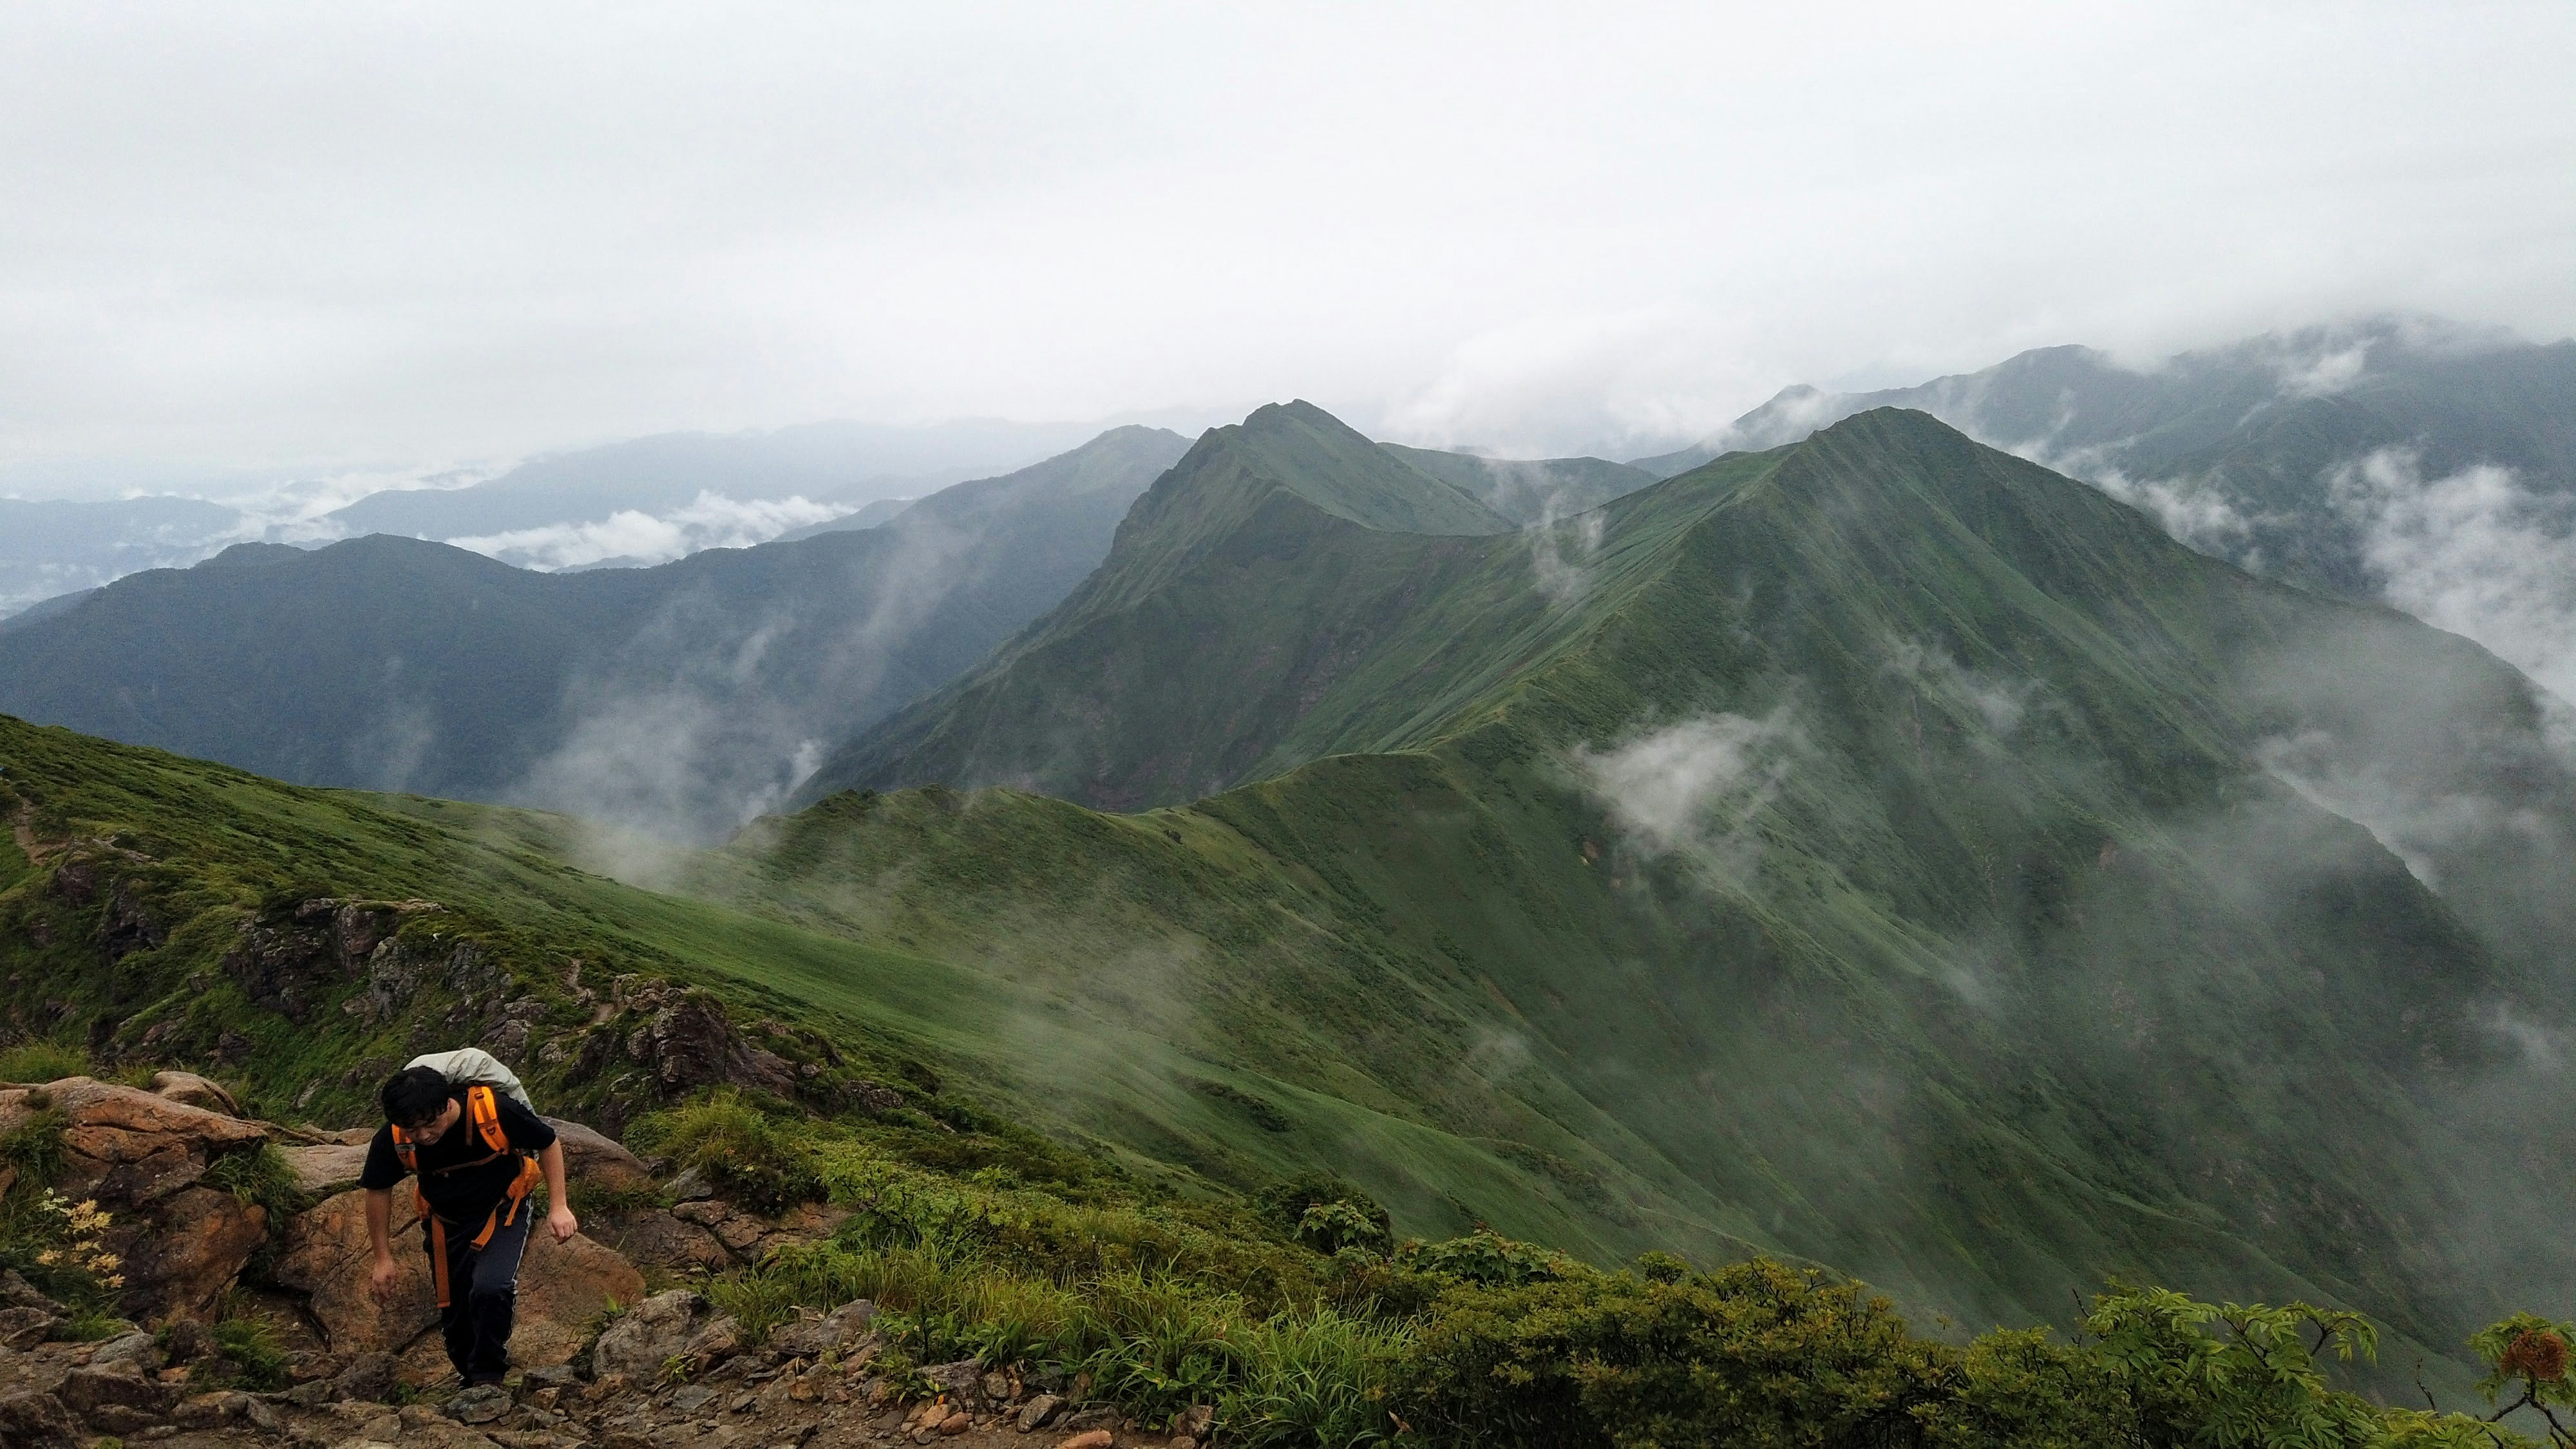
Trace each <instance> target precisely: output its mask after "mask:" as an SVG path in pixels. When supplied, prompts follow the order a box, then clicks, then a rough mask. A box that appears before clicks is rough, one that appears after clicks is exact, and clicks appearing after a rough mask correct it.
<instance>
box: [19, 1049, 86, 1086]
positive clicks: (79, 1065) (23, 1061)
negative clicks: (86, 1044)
mask: <svg viewBox="0 0 2576 1449" xmlns="http://www.w3.org/2000/svg"><path fill="white" fill-rule="evenodd" d="M88 1074H89V1053H87V1052H84V1051H82V1050H81V1049H80V1048H78V1047H70V1046H64V1045H62V1044H61V1043H59V1042H50V1041H31V1042H21V1043H19V1044H18V1045H16V1046H13V1047H0V1082H27V1083H35V1082H59V1081H61V1080H62V1079H63V1078H65V1077H80V1076H87V1075H88Z"/></svg>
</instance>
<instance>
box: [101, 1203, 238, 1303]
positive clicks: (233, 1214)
mask: <svg viewBox="0 0 2576 1449" xmlns="http://www.w3.org/2000/svg"><path fill="white" fill-rule="evenodd" d="M156 1217H157V1221H156V1222H155V1223H154V1224H153V1225H152V1228H151V1230H150V1231H149V1232H147V1233H145V1234H143V1235H142V1236H141V1238H139V1239H138V1240H137V1241H136V1242H135V1243H134V1245H133V1246H132V1247H131V1248H130V1249H129V1250H128V1253H127V1257H126V1267H125V1279H126V1290H127V1291H128V1292H129V1293H132V1294H134V1295H135V1296H136V1297H138V1298H140V1299H141V1300H142V1301H144V1302H146V1303H150V1304H152V1305H154V1306H155V1307H156V1308H157V1309H158V1310H159V1312H160V1313H161V1314H164V1315H168V1316H173V1317H179V1318H197V1317H201V1316H203V1315H205V1314H207V1313H210V1312H212V1311H213V1310H214V1306H215V1300H216V1299H218V1298H220V1297H222V1296H223V1292H224V1290H225V1289H227V1288H229V1287H231V1286H232V1284H233V1280H234V1279H235V1278H237V1277H239V1276H240V1274H241V1270H242V1268H243V1267H244V1266H245V1265H247V1264H248V1263H249V1262H250V1255H251V1254H253V1253H255V1252H257V1251H259V1246H260V1244H261V1243H263V1242H265V1241H266V1240H267V1238H268V1211H267V1209H265V1208H261V1207H259V1206H257V1205H255V1204H251V1203H245V1202H243V1201H241V1200H240V1199H239V1198H236V1197H234V1196H233V1195H232V1194H231V1193H228V1192H217V1191H215V1190H214V1189H212V1188H204V1187H192V1188H189V1189H188V1190H187V1191H185V1192H182V1193H180V1194H179V1195H177V1196H176V1197H173V1198H171V1199H170V1201H169V1203H168V1204H167V1205H166V1206H164V1207H163V1208H162V1209H161V1210H160V1211H159V1213H158V1214H156Z"/></svg>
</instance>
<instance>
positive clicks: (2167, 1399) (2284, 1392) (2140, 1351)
mask: <svg viewBox="0 0 2576 1449" xmlns="http://www.w3.org/2000/svg"><path fill="white" fill-rule="evenodd" d="M728 1110H730V1109H728ZM712 1120H713V1118H712V1116H711V1115H710V1114H707V1113H704V1112H701V1111H699V1110H698V1109H696V1108H694V1107H693V1108H689V1109H682V1110H680V1111H677V1112H674V1113H672V1114H671V1115H670V1116H669V1118H668V1119H667V1125H666V1126H664V1127H662V1128H661V1129H660V1130H663V1131H666V1132H670V1133H672V1134H674V1136H673V1138H672V1139H671V1140H680V1139H682V1138H686V1137H688V1136H689V1135H690V1134H691V1131H692V1130H693V1129H692V1127H691V1126H690V1125H689V1124H698V1125H697V1126H696V1128H695V1129H694V1130H696V1131H698V1132H702V1133H705V1134H707V1137H708V1140H712V1138H713V1136H714V1135H715V1129H712V1128H710V1127H709V1126H707V1125H706V1124H709V1123H711V1121H712ZM722 1130H723V1132H725V1133H727V1134H734V1133H739V1132H740V1131H741V1128H740V1126H739V1125H738V1124H737V1125H736V1126H733V1127H728V1128H725V1129H722ZM743 1140H746V1141H752V1142H755V1143H756V1145H757V1147H758V1149H759V1150H760V1151H762V1152H764V1153H767V1154H770V1155H772V1156H776V1155H781V1154H786V1155H792V1156H794V1157H795V1158H796V1159H797V1160H798V1161H799V1162H800V1163H801V1164H802V1165H803V1167H804V1168H805V1169H807V1170H810V1171H812V1172H814V1173H816V1174H817V1175H818V1176H819V1177H821V1178H822V1179H824V1180H825V1181H826V1182H827V1183H828V1188H827V1192H828V1195H829V1197H830V1199H831V1200H832V1201H834V1202H836V1203H838V1204H840V1205H842V1206H844V1207H847V1208H850V1209H852V1210H853V1215H852V1216H851V1217H850V1219H849V1220H848V1221H847V1223H846V1224H845V1225H844V1226H843V1228H842V1229H841V1230H840V1231H839V1232H838V1234H837V1235H836V1236H835V1237H834V1239H833V1240H831V1241H830V1242H827V1243H824V1244H821V1245H818V1246H815V1247H812V1248H805V1249H795V1250H788V1251H785V1252H781V1253H779V1254H777V1255H775V1256H774V1257H773V1258H772V1260H771V1261H770V1262H769V1263H768V1264H766V1265H765V1266H763V1267H761V1268H758V1269H754V1270H746V1271H740V1272H735V1273H731V1274H728V1275H725V1276H723V1277H720V1278H718V1279H716V1280H714V1281H712V1282H710V1283H709V1284H708V1285H707V1286H708V1291H709V1293H710V1294H711V1295H712V1296H713V1297H714V1298H715V1300H716V1302H717V1304H718V1306H719V1307H721V1308H722V1309H723V1310H724V1311H726V1312H728V1313H731V1314H733V1315H734V1316H735V1317H736V1318H737V1319H738V1320H739V1321H740V1322H742V1323H743V1324H744V1325H745V1327H746V1328H747V1329H749V1330H750V1331H751V1332H753V1333H754V1334H760V1333H765V1332H767V1330H768V1329H769V1328H770V1326H772V1325H773V1324H776V1323H778V1322H781V1321H783V1320H784V1319H786V1318H787V1317H788V1316H789V1315H790V1314H791V1312H792V1310H793V1309H794V1308H795V1307H797V1306H799V1305H802V1306H806V1307H813V1308H828V1307H831V1306H835V1305H837V1304H839V1303H842V1302H845V1301H848V1300H850V1299H853V1298H862V1297H864V1298H868V1299H871V1300H872V1301H874V1302H875V1303H876V1304H877V1305H878V1307H879V1318H878V1326H879V1328H880V1329H881V1330H882V1331H884V1332H885V1333H886V1335H887V1337H888V1340H889V1342H890V1346H891V1350H892V1352H891V1353H889V1354H888V1355H887V1356H886V1357H885V1358H883V1359H881V1360H880V1361H879V1363H878V1364H877V1365H876V1369H877V1371H879V1372H882V1373H887V1374H890V1375H892V1376H895V1377H902V1376H904V1374H905V1373H906V1371H907V1368H908V1366H909V1365H912V1364H919V1363H932V1362H944V1361H948V1360H951V1359H955V1358H962V1357H973V1358H977V1359H979V1360H981V1361H982V1362H983V1363H985V1364H987V1365H988V1366H992V1367H1002V1368H1010V1369H1012V1370H1014V1371H1016V1372H1017V1373H1018V1374H1019V1375H1020V1377H1021V1378H1022V1379H1023V1380H1025V1381H1029V1382H1034V1383H1042V1384H1048V1385H1052V1386H1056V1387H1058V1388H1062V1389H1069V1390H1070V1391H1072V1392H1074V1393H1075V1394H1077V1395H1078V1396H1080V1397H1083V1398H1090V1399H1105V1400H1108V1401H1110V1402H1114V1403H1117V1404H1118V1405H1120V1406H1121V1407H1122V1408H1124V1409H1125V1410H1126V1411H1127V1412H1129V1413H1130V1414H1132V1415H1133V1416H1134V1417H1136V1418H1137V1419H1138V1420H1139V1421H1140V1422H1144V1423H1149V1424H1152V1423H1160V1422H1162V1421H1163V1420H1164V1419H1165V1418H1166V1417H1168V1416H1169V1415H1171V1414H1173V1413H1175V1412H1177V1411H1178V1410H1180V1409H1182V1408H1185V1407H1187V1406H1189V1405H1191V1404H1207V1405H1210V1406H1213V1407H1214V1408H1215V1409H1216V1413H1217V1418H1216V1423H1217V1426H1218V1429H1219V1432H1220V1433H1221V1434H1222V1435H1223V1436H1224V1438H1225V1440H1226V1441H1227V1442H1235V1443H1243V1444H1247V1445H1322V1446H1347V1445H1365V1444H1371V1443H1377V1442H1381V1441H1386V1440H1392V1439H1395V1438H1398V1437H1399V1436H1401V1437H1404V1438H1407V1439H1410V1440H1413V1441H1417V1442H1423V1443H1429V1444H1458V1445H1478V1446H1500V1445H1515V1446H1516V1445H1527V1446H1532V1449H1539V1446H1548V1449H1563V1446H1583V1445H1620V1446H1650V1445H1676V1446H1678V1445H1688V1444H1711V1443H1724V1444H1753V1445H1777V1446H1783V1449H1787V1446H1797V1445H1809V1446H1812V1445H1820V1444H1823V1445H1831V1444H1853V1443H1891V1442H1893V1443H1915V1444H1944V1445H1949V1444H1955V1445H1963V1446H1964V1445H1969V1444H1978V1445H1993V1444H2013V1445H2030V1446H2038V1445H2101V1446H2105V1449H2110V1446H2134V1445H2138V1444H2186V1443H2206V1444H2215V1445H2228V1446H2240V1445H2241V1446H2257V1445H2261V1446H2271V1445H2281V1446H2291V1445H2298V1446H2320V1445H2331V1446H2353V1449H2360V1446H2382V1445H2401V1444H2402V1445H2417V1446H2431V1445H2436V1444H2439V1445H2452V1446H2462V1449H2467V1446H2490V1449H2493V1446H2508V1445H2513V1444H2518V1443H2521V1442H2523V1441H2522V1440H2521V1439H2520V1437H2519V1436H2518V1435H2517V1434H2515V1433H2513V1432H2510V1431H2507V1430H2505V1429H2503V1428H2501V1427H2499V1426H2498V1425H2496V1424H2494V1423H2490V1422H2486V1421H2482V1420H2480V1419H2475V1418H2471V1417H2469V1416H2466V1415H2462V1414H2441V1413H2438V1412H2431V1411H2419V1410H2412V1409H2403V1408H2390V1407H2387V1406H2384V1405H2380V1404H2375V1403H2373V1402H2371V1401H2369V1400H2368V1399H2365V1398H2363V1397H2361V1396H2358V1395H2356V1394H2354V1393H2352V1392H2349V1391H2348V1390H2346V1389H2343V1388H2339V1387H2337V1385H2336V1384H2335V1382H2334V1381H2333V1370H2335V1369H2336V1368H2338V1367H2340V1366H2343V1365H2349V1364H2352V1363H2354V1362H2356V1361H2367V1360H2369V1359H2370V1357H2371V1356H2372V1355H2373V1353H2374V1351H2375V1347H2376V1338H2375V1335H2374V1333H2373V1331H2372V1329H2371V1328H2370V1326H2369V1325H2368V1324H2367V1323H2366V1322H2364V1321H2363V1320H2361V1319H2360V1318H2359V1317H2358V1316H2357V1315H2353V1314H2350V1313H2346V1312H2341V1311H2337V1310H2330V1309H2321V1308H2316V1307H2312V1306H2310V1305H2306V1304H2291V1305H2288V1306H2286V1307H2283V1308H2279V1309H2272V1308H2265V1307H2261V1306H2251V1307H2245V1306H2238V1305H2233V1304H2230V1305H2210V1304H2205V1303H2198V1302H2195V1301H2193V1300H2191V1299H2189V1298H2187V1297H2185V1296H2183V1295H2181V1294H2177V1293H2171V1292H2166V1291H2162V1290H2152V1289H2151V1290H2135V1289H2128V1288H2117V1287H2115V1288H2114V1289H2113V1290H2112V1291H2110V1292H2108V1293H2104V1294H2102V1295H2100V1296H2098V1297H2096V1298H2095V1299H2094V1301H2093V1304H2092V1306H2091V1309H2090V1311H2089V1312H2088V1313H2087V1314H2086V1315H2085V1316H2084V1318H2083V1320H2082V1321H2081V1323H2080V1324H2079V1325H2078V1328H2077V1332H2076V1334H2075V1336H2074V1337H2073V1338H2072V1339H2071V1340H2061V1339H2058V1338H2056V1337H2054V1336H2052V1335H2051V1334H2049V1333H2048V1332H2046V1331H2045V1330H2035V1331H2033V1330H2024V1331H2008V1330H1998V1331H1996V1332H1993V1333H1989V1334H1986V1335H1983V1336H1981V1337H1979V1338H1977V1339H1975V1340H1973V1341H1971V1342H1968V1343H1966V1344H1953V1343H1948V1342H1943V1341H1938V1340H1932V1339H1926V1338H1922V1337H1919V1336H1917V1335H1916V1334H1914V1333H1913V1332H1912V1331H1911V1330H1910V1329H1909V1328H1908V1327H1907V1325H1906V1324H1905V1322H1904V1321H1903V1320H1902V1319H1901V1318H1900V1317H1898V1316H1897V1315H1896V1314H1895V1312H1894V1311H1893V1310H1892V1309H1891V1307H1890V1306H1889V1305H1888V1303H1887V1302H1886V1301H1885V1300H1884V1299H1880V1298H1876V1297H1874V1296H1872V1295H1871V1294H1869V1293H1868V1292H1867V1291H1866V1290H1865V1289H1863V1288H1861V1287H1860V1286H1858V1285H1856V1284H1853V1283H1850V1282H1848V1281H1844V1280H1841V1279H1838V1278H1836V1277H1834V1276H1833V1275H1830V1274H1828V1273H1824V1272H1821V1271H1818V1270H1815V1269H1811V1268H1799V1267H1793V1266H1789V1265H1786V1264H1782V1263H1779V1262H1776V1261H1772V1260H1768V1259H1756V1260H1752V1261H1748V1262H1743V1263H1737V1264H1733V1265H1729V1266H1726V1267H1723V1268H1719V1269H1716V1270H1714V1271H1710V1272H1697V1271H1693V1270H1692V1269H1691V1268H1690V1267H1689V1266H1688V1265H1687V1264H1684V1263H1682V1262H1681V1261H1680V1260H1678V1259H1675V1258H1672V1257H1671V1256H1670V1255H1659V1256H1656V1257H1653V1258H1650V1259H1649V1260H1647V1261H1643V1262H1641V1263H1639V1264H1638V1265H1636V1266H1635V1267H1633V1268H1631V1269H1628V1270H1624V1271H1619V1272H1603V1271H1600V1270H1598V1269H1595V1268H1591V1267H1589V1266H1586V1265H1584V1264H1582V1263H1579V1262H1576V1261H1574V1260H1572V1259H1568V1258H1566V1257H1564V1256H1563V1255H1561V1254H1550V1253H1546V1252H1544V1251H1540V1250H1535V1249H1532V1248H1530V1247H1528V1246H1527V1245H1523V1244H1517V1243H1513V1242H1510V1241H1509V1240H1507V1239H1502V1238H1499V1237H1497V1236H1495V1235H1493V1234H1489V1233H1480V1234H1476V1235H1472V1236H1471V1237H1470V1238H1467V1239H1463V1240H1458V1241H1453V1242H1446V1243H1422V1242H1419V1241H1413V1242H1407V1243H1405V1244H1403V1245H1401V1246H1400V1247H1399V1248H1398V1249H1397V1250H1396V1251H1395V1252H1394V1253H1393V1254H1392V1255H1388V1254H1385V1253H1379V1252H1371V1251H1367V1250H1364V1249H1360V1248H1357V1247H1353V1246H1349V1245H1343V1246H1341V1247H1339V1248H1337V1249H1335V1250H1334V1251H1332V1252H1329V1253H1325V1252H1318V1251H1314V1250H1313V1249H1312V1248H1311V1247H1307V1246H1299V1245H1298V1244H1297V1243H1295V1242H1292V1241H1290V1240H1289V1235H1286V1234H1282V1233H1279V1232H1278V1231H1277V1230H1276V1227H1275V1219H1276V1218H1277V1216H1278V1214H1279V1211H1280V1205H1282V1204H1286V1203H1290V1202H1293V1201H1295V1200H1298V1199H1300V1198H1304V1197H1310V1196H1315V1195H1318V1193H1319V1192H1321V1191H1335V1192H1344V1191H1349V1190H1350V1188H1349V1185H1348V1184H1346V1183H1345V1184H1335V1183H1332V1182H1331V1181H1330V1180H1329V1179H1324V1178H1318V1179H1317V1180H1315V1181H1314V1182H1312V1183H1310V1184H1308V1185H1307V1186H1306V1187H1305V1188H1303V1189H1295V1190H1291V1189H1289V1188H1288V1187H1286V1186H1285V1185H1283V1187H1282V1189H1281V1190H1280V1191H1278V1192H1275V1193H1271V1194H1265V1196H1264V1201H1263V1203H1261V1204H1260V1205H1258V1207H1257V1209H1256V1210H1255V1211H1253V1212H1250V1213H1242V1212H1238V1211H1235V1210H1231V1209H1211V1208H1206V1207H1193V1206H1190V1205H1187V1204H1183V1203H1178V1202H1174V1201H1172V1200H1169V1199H1160V1198H1156V1197H1154V1196H1152V1195H1151V1194H1146V1195H1143V1196H1131V1197H1128V1198H1126V1199H1124V1200H1121V1201H1118V1202H1115V1203H1110V1204H1104V1203H1099V1202H1093V1203H1077V1202H1074V1201H1071V1200H1069V1199H1067V1198H1065V1197H1062V1196H1060V1195H1058V1194H1055V1193H1052V1192H1048V1191H1044V1190H1039V1189H1033V1188H1030V1187H1028V1186H1026V1185H1013V1186H998V1185H994V1184H992V1183H990V1182H979V1181H976V1180H972V1179H961V1178H959V1177H956V1176H954V1175H951V1174H945V1173H940V1172H935V1171H930V1170H925V1169H923V1168H922V1167H920V1166H919V1165H918V1164H915V1163H912V1162H909V1161H907V1160H905V1159H904V1158H903V1156H902V1155H901V1154H900V1153H899V1152H894V1151H889V1150H887V1149H886V1147H885V1146H884V1145H883V1144H882V1143H872V1142H870V1141H868V1140H866V1134H865V1132H864V1130H860V1131H853V1130H851V1129H846V1128H832V1127H828V1126H818V1125H815V1124H806V1125H803V1126H795V1125H791V1124H786V1123H783V1122H777V1121H772V1122H769V1123H767V1125H766V1126H765V1127H764V1129H763V1135H760V1136H758V1137H757V1138H753V1139H743ZM1337 1201H1339V1200H1338V1199H1337ZM1344 1205H1346V1206H1355V1207H1356V1205H1352V1204H1348V1203H1345V1204H1344ZM1357 1210H1358V1211H1359V1212H1361V1214H1362V1215H1363V1216H1365V1208H1358V1209H1357ZM2567 1337H2568V1330H2567V1329H2566V1327H2565V1326H2563V1325H2557V1324H2552V1323H2549V1322H2547V1321H2545V1320H2540V1319H2536V1318H2529V1317H2517V1318H2514V1319H2509V1320H2506V1321H2504V1322H2502V1323H2499V1324H2497V1325H2495V1326H2494V1327H2492V1328H2490V1329H2489V1330H2487V1331H2485V1332H2484V1333H2482V1334H2480V1335H2479V1336H2478V1337H2477V1340H2476V1342H2475V1344H2474V1345H2473V1347H2474V1350H2475V1352H2476V1353H2477V1354H2478V1355H2479V1356H2480V1357H2481V1358H2482V1359H2483V1360H2484V1361H2485V1362H2486V1363H2487V1364H2488V1366H2489V1368H2490V1370H2491V1372H2490V1375H2489V1378H2488V1380H2487V1381H2486V1382H2485V1383H2483V1384H2481V1385H2480V1386H2479V1389H2480V1392H2481V1393H2482V1395H2483V1396H2484V1398H2485V1400H2486V1402H2487V1403H2488V1405H2489V1406H2490V1408H2493V1407H2495V1406H2497V1405H2498V1403H2499V1402H2501V1403H2502V1404H2503V1406H2504V1407H2505V1408H2507V1409H2511V1408H2514V1407H2516V1406H2519V1405H2522V1404H2524V1403H2525V1401H2527V1402H2528V1403H2529V1404H2537V1405H2551V1406H2555V1405H2563V1404H2566V1403H2568V1402H2569V1401H2570V1396H2571V1395H2576V1382H2571V1381H2570V1380H2569V1379H2568V1378H2567V1369H2568V1364H2567V1359H2566V1342H2567ZM2551 1345H2555V1347H2554V1348H2553V1347H2551ZM2320 1355H2324V1361H2322V1362H2321V1361H2320V1357H2319V1356H2320Z"/></svg>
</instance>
